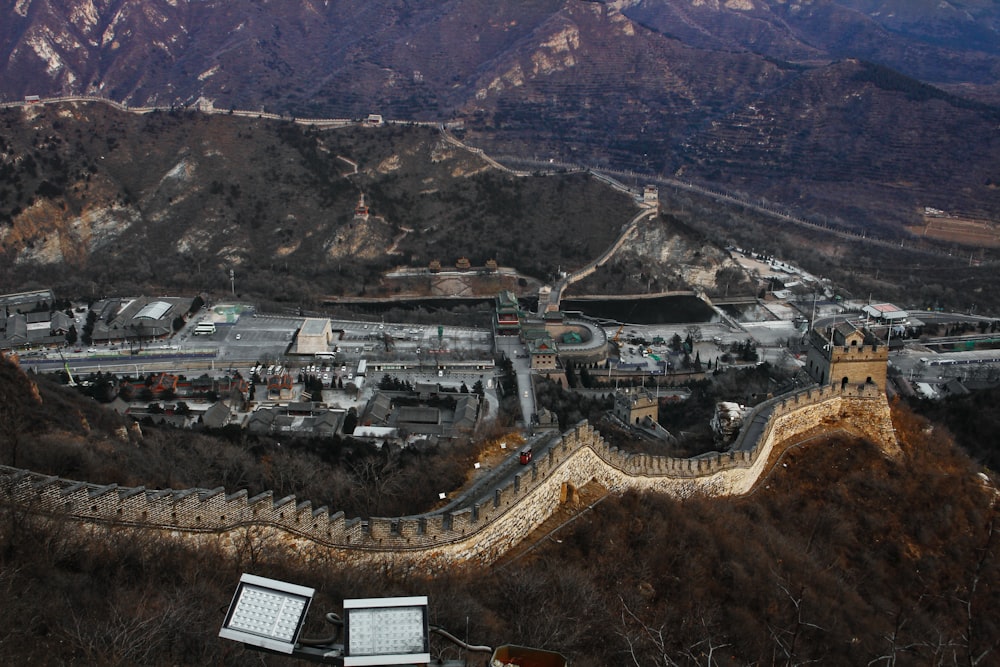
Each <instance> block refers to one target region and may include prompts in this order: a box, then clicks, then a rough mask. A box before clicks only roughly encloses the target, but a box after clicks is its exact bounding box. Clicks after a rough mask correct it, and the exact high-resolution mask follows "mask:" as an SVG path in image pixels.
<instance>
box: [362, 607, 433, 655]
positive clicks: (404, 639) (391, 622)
mask: <svg viewBox="0 0 1000 667" xmlns="http://www.w3.org/2000/svg"><path fill="white" fill-rule="evenodd" d="M344 613H345V615H346V618H345V626H344V627H345V630H344V632H345V649H346V650H345V651H344V654H345V657H344V667H355V666H358V667H360V666H363V665H404V664H414V663H426V662H430V660H431V654H430V644H429V641H428V638H427V596H426V595H419V596H414V597H401V598H367V599H360V600H344Z"/></svg>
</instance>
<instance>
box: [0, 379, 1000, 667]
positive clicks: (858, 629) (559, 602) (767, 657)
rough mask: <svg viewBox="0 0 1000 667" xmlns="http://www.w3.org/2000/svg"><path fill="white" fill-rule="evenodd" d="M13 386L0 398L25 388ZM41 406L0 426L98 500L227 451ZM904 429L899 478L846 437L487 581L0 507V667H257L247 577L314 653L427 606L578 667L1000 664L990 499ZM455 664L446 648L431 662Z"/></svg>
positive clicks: (584, 527)
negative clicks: (181, 539)
mask: <svg viewBox="0 0 1000 667" xmlns="http://www.w3.org/2000/svg"><path fill="white" fill-rule="evenodd" d="M8 371H10V369H9V368H8V367H6V365H4V367H2V368H0V373H3V379H4V380H5V382H4V383H3V384H0V387H3V388H7V387H13V386H16V385H18V384H20V383H23V382H25V380H24V379H23V377H22V379H18V376H16V375H15V376H11V375H9V373H8ZM27 394H28V395H27V396H26V395H25V392H19V393H16V394H14V395H13V396H12V395H10V394H7V395H5V396H4V398H5V401H4V402H3V403H2V405H5V406H6V405H11V404H14V405H20V404H21V403H24V405H25V407H27V406H28V404H31V405H32V406H33V407H32V408H31V409H32V410H33V411H34V412H32V413H31V414H32V415H37V416H42V415H46V414H48V413H49V412H50V411H52V410H57V411H59V412H60V413H62V414H63V415H64V416H62V417H59V418H55V417H56V415H54V414H52V415H51V416H52V417H53V420H52V423H51V425H50V426H45V425H44V424H45V421H46V420H44V419H43V420H40V422H39V423H38V426H39V428H38V429H37V430H36V431H35V432H33V433H32V434H31V438H30V440H29V439H24V440H23V441H22V450H30V451H23V452H22V453H24V454H25V455H28V454H29V453H30V455H31V456H33V457H34V461H33V465H36V466H38V467H39V468H40V469H41V470H48V471H50V472H55V473H65V472H66V468H65V466H66V460H67V459H68V458H70V457H72V455H73V452H77V456H78V457H79V456H81V455H83V454H84V453H86V454H85V455H86V457H87V458H88V459H89V460H90V465H96V466H97V467H101V466H103V467H104V472H103V473H101V477H102V479H104V480H106V481H111V480H114V479H120V480H122V482H123V483H135V481H136V480H140V479H143V478H142V477H141V473H140V472H139V469H138V468H134V467H131V463H130V461H138V460H141V459H143V458H145V459H150V458H155V460H159V461H161V462H163V463H166V462H169V461H170V460H176V461H185V462H188V463H189V462H191V461H192V460H194V457H193V456H192V455H193V453H194V451H195V450H198V451H201V452H203V453H205V454H208V453H209V452H211V451H212V450H211V447H210V445H209V442H208V441H207V440H206V441H204V443H203V444H196V445H192V443H191V441H190V440H189V439H188V438H176V437H171V436H170V434H169V432H164V433H162V434H156V433H153V431H154V430H155V429H148V430H149V433H148V434H147V436H146V437H147V438H149V440H148V441H146V442H144V443H139V444H136V443H132V444H128V443H123V444H124V446H122V447H120V448H119V447H118V446H115V445H113V444H112V443H111V442H106V443H104V444H102V443H101V440H102V438H105V437H106V435H105V434H113V433H114V428H115V427H114V418H110V422H108V423H102V422H101V418H99V417H98V416H97V414H96V413H95V412H94V410H95V409H98V408H96V406H95V404H94V403H93V402H90V401H87V400H82V399H80V398H79V397H75V396H73V395H72V394H69V393H67V390H65V389H61V388H57V387H50V386H48V385H47V384H45V383H42V384H41V385H40V390H39V392H37V398H31V397H30V394H31V392H27ZM11 399H13V400H11ZM10 416H11V413H9V412H5V413H0V420H3V421H2V423H6V420H7V419H9V418H10ZM894 425H895V427H896V430H897V433H898V434H899V436H900V437H901V439H902V444H903V453H902V455H901V456H900V457H899V458H898V459H894V460H892V459H886V458H884V456H883V455H882V454H881V453H880V452H879V451H878V450H877V448H875V447H874V446H871V445H869V444H866V443H864V442H859V441H856V440H852V439H849V438H846V437H844V436H843V434H839V435H838V434H831V435H830V436H828V437H826V438H819V439H814V440H812V441H810V442H809V443H808V444H806V445H804V446H801V447H798V448H795V449H792V450H790V451H788V452H787V453H786V454H785V455H784V457H783V458H782V459H781V460H779V461H778V462H777V465H776V467H775V468H774V471H773V472H772V473H771V474H770V475H769V476H768V477H767V478H766V479H764V480H763V481H762V483H761V484H760V486H759V487H758V489H757V490H756V492H755V493H753V494H751V495H749V496H747V497H744V498H719V499H715V498H705V497H698V496H696V497H689V498H686V499H683V500H680V499H672V498H667V497H661V496H653V495H638V494H627V495H625V496H624V497H614V496H611V497H608V498H607V499H605V500H604V501H603V502H601V503H600V504H598V505H596V506H595V507H594V508H593V510H592V511H590V512H588V513H585V514H583V515H581V516H580V517H579V518H578V519H577V520H576V521H575V522H573V523H571V524H569V525H568V526H566V527H564V528H563V529H562V530H561V531H559V532H558V533H556V534H554V535H552V536H550V537H549V538H544V536H541V535H538V536H536V537H535V538H533V539H535V540H537V547H536V548H535V549H534V550H532V551H530V552H529V553H528V554H527V555H526V556H523V557H521V558H519V559H518V560H516V561H514V562H509V563H505V564H501V565H500V566H498V567H496V568H493V569H492V570H490V571H482V570H478V569H477V570H476V571H469V572H467V571H462V570H460V569H458V570H454V571H438V572H435V573H434V574H433V575H429V574H425V573H418V572H404V571H399V570H395V569H392V568H388V569H387V568H381V567H380V568H378V569H377V570H376V569H374V568H366V567H363V566H349V565H346V564H345V563H342V562H338V563H329V562H327V560H326V559H325V557H324V555H323V554H322V553H316V554H303V553H301V552H296V553H292V552H289V551H288V550H286V549H285V548H284V547H283V546H282V544H279V543H276V542H262V541H259V540H256V539H255V537H254V534H253V532H252V531H248V532H247V533H246V535H245V537H244V539H243V541H241V542H240V543H239V544H237V548H236V549H234V550H233V551H222V550H221V549H219V548H218V547H216V546H212V545H211V544H205V546H203V547H202V548H199V549H191V548H188V547H185V546H182V545H179V544H177V543H174V542H171V541H167V540H163V539H160V538H158V537H157V536H155V535H152V534H151V535H148V536H146V537H145V538H140V539H135V538H129V539H123V537H122V534H119V533H116V532H115V531H114V530H107V531H105V530H104V529H101V528H97V529H96V531H97V532H96V533H92V532H87V533H86V534H81V533H77V532H76V531H73V530H68V529H67V527H66V526H65V525H61V524H60V523H59V522H57V521H48V520H42V519H39V518H36V517H31V516H30V515H26V514H24V513H20V512H17V511H15V510H13V509H12V508H11V507H10V506H9V505H5V504H3V503H0V586H2V589H3V590H7V591H11V592H13V593H14V594H13V595H10V596H8V598H7V600H8V602H7V606H6V607H5V609H6V610H7V611H8V613H6V614H4V615H3V616H2V618H0V650H2V651H3V654H4V655H5V656H6V657H7V658H8V659H9V660H12V661H16V662H18V663H20V664H29V663H35V662H43V663H50V662H53V661H63V662H86V663H89V664H95V663H100V664H116V665H117V664H121V665H125V664H164V665H169V664H205V663H213V664H246V662H247V661H248V660H251V659H252V658H251V656H250V655H248V654H247V653H245V652H244V650H243V649H242V648H241V647H239V646H238V645H236V644H233V643H231V642H225V641H223V640H220V639H218V637H217V636H216V634H217V631H218V627H219V625H220V623H221V622H222V617H223V615H224V610H225V608H226V605H227V604H228V602H229V600H230V597H231V594H232V590H233V588H234V586H235V583H236V581H237V580H238V578H239V575H240V573H241V572H244V571H251V572H254V573H257V574H261V575H265V576H271V577H275V578H279V579H284V580H286V581H293V582H296V583H300V584H303V585H308V586H314V587H317V588H318V589H319V594H318V597H317V599H316V601H315V602H314V603H313V611H312V613H311V617H312V618H313V622H312V623H311V624H310V628H309V630H308V631H307V632H308V634H309V635H311V636H316V635H320V634H324V633H325V629H324V628H323V627H322V625H321V623H320V622H319V621H318V619H319V617H320V615H321V613H322V612H325V611H332V610H336V609H338V607H339V605H340V603H341V601H342V600H343V599H344V598H348V597H351V598H354V597H366V596H384V595H405V594H426V595H428V596H429V597H430V604H431V614H432V618H433V619H434V623H436V624H440V625H441V626H443V627H445V628H449V629H451V630H453V631H458V630H461V628H462V627H463V626H464V625H465V624H468V636H469V638H470V640H472V641H475V642H476V643H486V644H489V645H498V644H501V643H506V642H511V643H518V644H524V645H529V646H538V647H542V648H548V649H552V650H557V651H560V652H562V653H564V654H565V655H567V656H568V657H569V658H570V659H571V664H573V665H580V666H583V667H604V666H606V665H614V664H643V665H645V664H671V663H674V664H704V663H705V661H706V660H707V657H708V656H709V654H712V660H713V663H712V664H718V665H727V666H728V665H732V666H735V665H746V664H762V663H768V664H770V663H772V662H774V663H780V664H793V663H797V662H800V661H805V660H813V661H819V662H822V663H823V664H833V665H842V664H867V663H868V662H870V661H878V660H879V659H883V660H885V659H886V658H885V656H890V657H895V658H896V659H898V660H899V661H900V662H907V663H910V664H934V663H939V662H946V663H961V664H966V663H970V662H971V663H974V662H975V661H976V660H979V664H991V663H992V662H993V661H995V657H996V655H997V653H996V652H997V650H998V649H1000V645H998V643H997V637H1000V614H998V609H1000V604H998V603H1000V597H998V595H1000V593H998V590H1000V588H998V587H1000V570H998V563H1000V558H998V556H1000V553H998V548H1000V542H998V540H997V539H996V535H995V534H994V528H995V526H996V521H997V515H996V504H995V503H996V488H995V487H994V486H993V483H992V482H984V480H983V479H982V478H981V477H980V476H978V475H977V474H976V472H975V471H976V468H975V467H974V466H973V465H972V464H971V463H970V461H969V460H968V459H967V458H966V457H965V456H964V455H963V454H962V453H961V452H960V451H959V450H958V449H957V448H956V446H955V445H954V443H952V442H951V441H950V439H949V438H948V437H947V436H946V435H945V434H944V433H943V431H942V430H941V429H939V428H938V427H936V426H934V425H931V424H929V423H927V422H924V421H922V420H920V419H919V418H916V417H914V416H913V415H912V414H910V413H908V412H907V411H906V409H905V408H903V407H901V406H895V407H894ZM105 429H107V431H105ZM6 432H7V431H6V430H0V434H3V433H6ZM126 439H127V438H126ZM7 442H8V441H7V440H4V444H5V448H4V450H3V453H4V455H5V456H7V455H8V454H9V449H7V448H6V444H7ZM222 444H223V443H220V445H222ZM192 447H193V448H194V449H192ZM116 449H118V450H119V451H118V452H116ZM125 450H133V451H132V453H128V454H126V453H125ZM136 452H138V453H136ZM219 452H221V453H220V454H219V455H218V456H216V457H215V460H216V462H218V463H226V462H227V461H228V470H229V471H230V474H238V473H239V467H238V465H233V464H236V463H238V462H239V459H237V458H233V457H231V456H230V455H229V454H228V453H226V452H228V449H226V448H225V446H224V445H223V447H221V448H220V449H219ZM251 452H252V450H251ZM258 454H265V456H264V457H263V460H270V461H271V462H272V463H273V465H274V470H275V472H276V473H277V474H279V475H285V476H286V478H288V477H294V475H296V474H301V473H302V467H301V466H300V468H299V469H298V472H296V471H293V470H291V469H289V468H287V467H286V466H285V464H284V463H282V459H281V457H278V456H277V455H276V452H269V453H265V452H258ZM211 458H212V457H210V456H209V457H207V459H206V460H211ZM442 458H447V457H442ZM188 470H190V471H193V470H195V468H188ZM206 472H207V470H203V471H201V472H200V473H196V474H202V475H204V474H206ZM202 481H203V482H204V483H207V485H208V486H211V485H212V481H213V480H211V479H209V478H208V477H205V478H204V479H203V480H202ZM217 481H218V482H219V483H223V484H226V485H227V487H229V488H231V487H232V486H233V485H235V486H237V487H239V486H242V482H239V481H234V480H232V479H231V480H228V481H227V480H224V479H222V478H219V479H218V480H217ZM186 482H187V480H186V479H182V478H179V477H178V478H175V479H174V481H173V484H174V488H184V484H185V483H186ZM150 485H151V486H154V485H156V479H155V478H153V479H151V480H150ZM411 486H412V485H411ZM425 486H426V485H425ZM349 488H354V489H356V492H357V493H359V494H361V489H363V486H360V485H357V486H350V485H349ZM0 499H2V498H0ZM95 537H99V539H95ZM449 651H451V649H449V648H447V647H445V645H443V644H438V643H437V642H435V643H434V649H433V655H434V656H435V657H436V656H438V655H443V656H444V657H449V656H451V657H454V652H453V651H451V652H449Z"/></svg>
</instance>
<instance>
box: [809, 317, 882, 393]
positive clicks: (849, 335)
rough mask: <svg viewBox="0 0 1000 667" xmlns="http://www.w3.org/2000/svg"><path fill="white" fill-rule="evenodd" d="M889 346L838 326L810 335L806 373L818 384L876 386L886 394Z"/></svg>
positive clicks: (852, 326) (857, 329)
mask: <svg viewBox="0 0 1000 667" xmlns="http://www.w3.org/2000/svg"><path fill="white" fill-rule="evenodd" d="M888 362H889V346H888V345H887V344H886V343H884V342H883V341H882V340H881V339H879V338H878V337H876V336H875V335H874V334H873V333H871V332H870V331H867V330H865V329H862V328H860V327H858V326H857V325H855V324H853V323H851V322H840V323H838V324H836V325H834V326H830V327H826V328H824V329H823V330H820V329H813V330H812V331H810V332H809V350H808V353H807V355H806V371H807V372H808V373H809V376H810V377H811V378H812V379H813V380H815V381H816V382H818V383H819V384H821V385H822V384H839V385H840V386H841V387H846V386H847V385H849V384H875V385H877V386H878V388H879V389H881V390H882V391H885V378H886V368H887V366H888Z"/></svg>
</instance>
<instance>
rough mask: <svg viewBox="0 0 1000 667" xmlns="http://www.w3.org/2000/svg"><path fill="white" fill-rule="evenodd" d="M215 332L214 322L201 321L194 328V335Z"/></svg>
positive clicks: (205, 334)
mask: <svg viewBox="0 0 1000 667" xmlns="http://www.w3.org/2000/svg"><path fill="white" fill-rule="evenodd" d="M214 333H215V322H201V323H199V324H198V326H196V327H195V328H194V335H195V336H211V335H212V334H214Z"/></svg>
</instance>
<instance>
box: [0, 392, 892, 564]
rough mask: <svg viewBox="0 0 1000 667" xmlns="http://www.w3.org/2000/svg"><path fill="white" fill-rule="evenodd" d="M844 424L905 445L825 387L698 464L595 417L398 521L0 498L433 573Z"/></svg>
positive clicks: (230, 500) (244, 505)
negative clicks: (499, 480)
mask: <svg viewBox="0 0 1000 667" xmlns="http://www.w3.org/2000/svg"><path fill="white" fill-rule="evenodd" d="M834 425H836V426H839V427H841V428H844V429H845V430H848V431H851V432H854V433H856V434H858V435H860V436H862V437H864V438H866V439H868V440H870V441H872V442H874V443H876V444H877V445H878V446H880V447H881V448H882V449H883V451H886V452H889V453H891V452H894V451H895V449H896V447H897V443H896V439H895V435H894V432H893V428H892V422H891V418H890V414H889V405H888V402H887V401H886V398H885V394H884V393H882V391H881V390H880V389H879V388H878V387H876V386H875V385H871V384H868V385H850V386H847V387H840V386H833V385H830V386H825V387H814V388H812V389H809V390H805V391H801V392H798V393H795V394H789V395H786V396H782V397H779V398H776V399H772V400H771V401H768V402H767V403H765V404H762V405H760V406H757V408H755V409H754V411H753V412H752V413H751V414H750V416H749V417H748V418H747V420H746V422H745V426H744V428H743V430H742V431H741V432H740V434H739V436H738V437H737V439H736V441H735V442H734V443H733V446H732V448H731V449H730V450H729V451H727V452H724V453H714V454H711V455H703V456H700V457H696V458H690V459H677V458H670V457H664V456H652V455H648V454H629V453H624V452H621V451H619V450H618V449H616V448H612V447H610V446H609V445H608V444H607V443H606V442H605V441H604V439H603V438H602V437H601V435H600V433H598V432H597V431H595V430H594V429H593V428H592V427H591V426H590V425H589V424H587V423H586V422H581V423H580V424H578V425H577V426H575V427H574V428H572V429H570V430H569V431H567V432H565V433H563V434H562V436H561V438H560V439H559V440H558V441H557V443H556V444H554V445H553V446H552V447H551V449H550V450H549V451H548V452H547V453H546V454H545V455H543V456H540V457H538V458H536V460H535V462H534V463H533V464H532V465H531V466H530V467H529V468H526V469H525V471H524V473H522V474H520V475H518V476H517V477H516V478H515V479H514V481H513V483H512V484H510V485H509V486H506V487H503V488H497V489H496V490H495V491H493V492H492V494H490V495H489V496H488V497H485V498H480V499H479V500H478V501H477V502H475V503H474V504H472V505H471V506H470V507H468V508H466V509H463V510H460V511H453V512H432V513H428V514H424V515H419V516H408V517H398V518H372V519H370V520H361V519H348V518H346V517H345V516H344V514H343V512H336V513H331V512H329V511H328V510H327V508H326V507H321V508H316V509H314V508H313V507H312V504H311V503H310V502H308V501H305V502H299V501H298V500H297V499H296V498H295V496H288V497H286V498H281V499H277V500H276V499H275V498H273V496H272V494H271V493H270V492H267V493H264V494H260V495H258V496H255V497H248V496H247V493H246V491H241V492H236V493H233V494H227V493H226V490H225V489H223V488H221V487H220V488H217V489H211V490H209V489H184V490H171V489H164V490H149V489H145V488H144V487H136V488H125V487H119V486H117V485H110V486H101V485H95V484H90V483H87V482H80V481H69V480H64V479H59V478H56V477H51V476H46V475H41V474H38V473H34V472H30V471H26V470H20V469H16V468H9V467H0V504H3V505H5V506H7V507H10V508H15V509H17V510H19V511H24V512H27V513H28V514H31V515H34V516H38V517H50V518H56V519H60V520H69V521H73V522H77V523H79V524H80V525H85V526H87V527H89V528H91V529H93V530H95V531H100V530H107V531H143V532H154V533H157V534H159V535H161V536H163V537H169V538H173V539H182V540H187V541H189V542H191V543H194V544H198V543H206V544H207V543H215V544H218V545H221V546H223V547H224V548H231V549H235V548H239V544H240V543H241V541H245V540H246V539H248V535H250V534H251V533H252V535H253V538H254V539H256V540H260V541H267V540H270V541H273V542H274V543H280V544H281V545H282V546H284V547H287V548H289V549H292V550H295V551H298V552H303V553H305V552H307V550H317V549H318V550H322V551H324V552H325V554H326V555H327V556H328V557H330V558H335V559H337V560H339V561H342V562H344V563H352V562H355V563H361V562H364V563H368V564H379V565H382V566H386V567H404V568H412V567H416V568H432V567H439V566H445V565H450V564H462V563H470V564H477V565H488V564H490V563H493V562H495V561H497V560H498V559H499V558H501V557H502V556H503V555H504V554H505V553H507V552H508V551H509V550H510V549H511V548H513V547H514V546H515V545H516V544H518V543H519V542H521V541H522V540H523V539H525V538H526V537H527V536H528V535H529V534H530V533H531V532H532V531H533V530H534V529H535V528H537V527H538V526H539V525H541V523H542V522H543V521H544V520H545V519H546V518H548V517H549V516H550V515H551V514H552V513H553V512H554V511H555V510H556V508H557V507H558V506H559V504H560V503H561V502H564V501H565V500H566V499H567V497H568V496H571V495H572V492H573V489H575V488H577V487H580V486H582V485H584V484H586V483H588V482H590V481H596V482H598V483H600V484H601V485H603V486H604V487H605V488H607V489H608V490H609V491H610V492H612V493H621V492H624V491H626V490H629V489H635V490H639V491H652V492H658V493H668V494H673V495H677V496H685V495H689V494H692V493H698V492H700V493H706V494H710V495H718V496H723V495H739V494H745V493H747V492H749V491H750V490H751V489H752V488H753V486H754V484H755V483H756V482H757V480H758V479H760V478H761V476H762V475H763V474H764V473H765V472H766V471H767V466H768V464H769V462H770V461H773V459H774V456H773V455H774V454H777V453H779V452H780V451H781V448H782V447H784V446H787V445H790V444H793V443H794V442H796V439H797V438H800V437H801V436H804V435H805V434H807V433H810V432H815V431H816V430H817V429H823V428H831V427H833V426H834Z"/></svg>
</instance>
